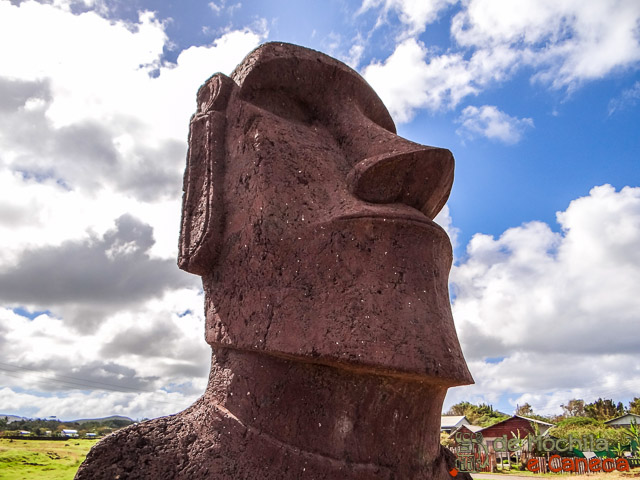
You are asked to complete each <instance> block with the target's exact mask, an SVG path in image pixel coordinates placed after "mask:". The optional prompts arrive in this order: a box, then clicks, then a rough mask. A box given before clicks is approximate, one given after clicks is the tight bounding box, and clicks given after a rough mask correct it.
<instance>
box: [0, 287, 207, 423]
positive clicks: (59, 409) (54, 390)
mask: <svg viewBox="0 0 640 480" xmlns="http://www.w3.org/2000/svg"><path fill="white" fill-rule="evenodd" d="M203 323H204V318H203V309H202V294H201V293H200V292H198V291H196V290H192V289H177V290H171V291H168V292H166V293H165V294H164V295H162V297H161V298H156V299H151V300H147V301H145V302H141V303H139V304H138V305H137V306H136V307H135V308H132V309H128V310H125V311H120V312H111V313H110V314H109V316H108V317H107V318H106V319H104V320H103V321H102V322H101V323H100V324H99V325H97V326H96V327H95V328H94V329H93V330H91V331H86V332H78V331H77V330H76V329H74V328H73V327H72V326H70V325H69V323H68V322H67V321H66V320H65V319H63V318H56V317H53V316H51V315H50V314H47V313H44V314H40V315H38V316H36V317H35V318H33V319H29V318H27V317H24V316H22V315H18V314H17V313H15V312H13V311H12V310H11V309H8V308H0V326H2V327H1V328H0V330H1V333H3V335H2V337H1V338H2V340H3V342H4V343H3V345H2V355H1V356H0V377H1V378H2V384H3V386H4V387H5V388H4V389H3V390H1V391H0V411H4V412H7V411H16V410H23V411H25V412H29V414H30V415H33V416H37V417H43V416H48V415H57V416H58V417H61V418H77V417H81V416H86V417H94V416H95V415H96V412H115V413H118V414H122V415H129V416H132V417H134V418H141V417H150V416H159V415H166V414H168V413H173V412H177V411H179V410H181V409H183V408H185V407H187V406H188V405H190V404H191V403H193V401H194V400H195V399H196V398H197V397H198V396H199V395H200V394H202V392H203V391H204V387H205V385H206V380H207V373H208V369H209V358H210V354H211V351H210V348H209V347H208V345H206V343H205V342H204V340H203V329H204V325H203ZM135 342H137V344H136V343H135ZM31 391H39V392H41V393H38V394H37V395H31V394H29V393H27V392H31ZM43 393H44V394H45V395H43ZM71 400H73V401H71ZM74 402H75V404H74Z"/></svg>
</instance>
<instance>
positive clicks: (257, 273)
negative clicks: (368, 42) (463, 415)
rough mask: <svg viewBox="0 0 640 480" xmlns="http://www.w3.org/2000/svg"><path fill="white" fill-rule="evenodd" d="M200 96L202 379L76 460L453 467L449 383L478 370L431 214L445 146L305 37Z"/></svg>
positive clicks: (109, 469)
mask: <svg viewBox="0 0 640 480" xmlns="http://www.w3.org/2000/svg"><path fill="white" fill-rule="evenodd" d="M197 103H198V109H197V111H196V113H195V114H194V116H193V117H192V119H191V128H190V136H189V153H188V158H187V168H186V171H185V176H184V191H185V193H184V197H183V215H182V226H181V232H180V244H179V258H178V264H179V266H180V268H182V269H184V270H186V271H188V272H191V273H194V274H197V275H200V276H202V280H203V288H204V291H205V317H206V326H205V329H206V331H205V338H206V341H207V342H208V343H209V344H210V345H211V346H212V349H213V360H212V368H211V374H210V378H209V384H208V387H207V390H206V392H205V394H204V396H203V397H202V398H201V399H200V400H198V402H196V403H195V404H194V405H193V406H192V407H190V408H189V409H187V410H185V411H184V412H181V413H179V414H177V415H174V416H171V417H164V418H159V419H156V420H152V421H149V422H145V423H141V424H137V425H133V426H131V427H128V428H126V429H123V430H121V431H119V432H117V433H115V434H113V435H110V436H109V437H107V438H105V439H104V440H102V441H101V442H99V443H98V444H97V445H96V446H95V447H94V448H93V449H92V450H91V452H90V453H89V455H88V457H87V459H86V461H85V462H84V463H83V465H82V466H81V468H80V470H79V471H78V474H77V476H76V478H77V479H79V480H82V479H89V478H90V479H107V478H109V479H112V478H121V479H124V478H148V479H164V478H185V479H187V478H188V479H194V480H198V479H205V478H211V479H254V478H262V479H279V480H280V479H297V478H310V479H398V480H400V479H403V480H404V479H418V478H419V479H425V478H428V479H442V480H444V479H447V480H448V479H450V478H452V476H451V474H450V473H449V472H450V471H451V469H452V468H453V467H454V464H455V459H454V458H453V456H452V454H451V453H450V452H448V450H446V449H443V448H442V447H441V446H440V444H439V431H440V430H439V427H440V412H441V408H442V402H443V400H444V396H445V394H446V391H447V388H448V387H450V386H455V385H464V384H468V383H472V381H473V380H472V378H471V375H470V374H469V371H468V369H467V366H466V363H465V360H464V357H463V355H462V351H461V349H460V345H459V342H458V338H457V335H456V331H455V326H454V323H453V318H452V316H451V307H450V302H449V295H448V287H447V279H448V274H449V269H450V267H451V261H452V255H451V245H450V242H449V239H448V237H447V235H446V233H445V232H444V230H443V229H442V228H441V227H439V226H438V225H437V224H435V223H434V222H433V217H434V216H435V215H436V214H437V213H438V211H439V210H440V209H441V208H442V206H443V205H444V203H445V202H446V200H447V198H448V196H449V192H450V190H451V185H452V182H453V168H454V161H453V156H452V155H451V152H449V151H448V150H446V149H441V148H435V147H428V146H424V145H419V144H416V143H414V142H410V141H408V140H405V139H403V138H401V137H399V136H397V135H396V133H395V126H394V124H393V121H392V120H391V117H390V116H389V113H388V112H387V110H386V108H385V107H384V105H383V104H382V102H381V101H380V99H379V98H378V96H377V95H376V94H375V92H374V91H373V90H372V89H371V88H370V87H369V86H368V85H367V83H366V82H365V81H364V80H363V79H362V78H361V77H360V76H359V75H358V74H357V73H356V72H354V71H353V70H351V69H350V68H349V67H347V66H346V65H344V64H342V63H341V62H338V61H337V60H335V59H332V58H330V57H327V56H326V55H323V54H321V53H319V52H315V51H313V50H309V49H305V48H302V47H298V46H295V45H289V44H281V43H270V44H265V45H263V46H261V47H259V48H258V49H256V50H255V51H254V52H252V53H250V54H249V55H248V56H247V58H245V60H244V61H243V62H242V63H241V64H240V65H239V66H238V67H237V68H236V70H235V71H234V73H233V74H232V75H231V77H227V76H225V75H223V74H216V75H214V76H212V77H211V78H210V79H209V80H208V81H207V82H206V83H205V84H204V85H203V86H202V87H201V88H200V90H199V92H198V96H197ZM457 478H469V477H468V475H467V474H459V475H458V477H457Z"/></svg>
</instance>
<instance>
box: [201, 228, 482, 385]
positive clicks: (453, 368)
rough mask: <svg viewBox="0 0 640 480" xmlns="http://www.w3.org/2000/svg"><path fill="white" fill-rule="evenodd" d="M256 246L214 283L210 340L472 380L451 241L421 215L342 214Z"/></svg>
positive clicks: (454, 381)
mask: <svg viewBox="0 0 640 480" xmlns="http://www.w3.org/2000/svg"><path fill="white" fill-rule="evenodd" d="M274 253H275V255H274ZM255 256H256V254H255V253H254V256H253V257H252V259H249V260H246V261H243V262H241V263H242V264H243V265H245V266H251V268H250V269H249V271H244V272H243V274H242V275H238V272H237V270H236V271H233V270H232V269H229V270H227V272H225V273H224V274H223V275H221V276H220V280H219V281H218V282H217V283H216V285H215V286H213V288H211V289H210V291H211V296H212V297H213V298H212V299H211V300H212V302H211V303H212V304H213V306H212V308H211V309H210V310H211V311H212V312H213V311H214V310H215V314H212V315H209V314H208V317H207V341H208V342H209V343H210V344H211V345H214V346H215V345H225V346H231V347H235V348H242V349H254V350H263V351H266V352H269V353H272V354H277V355H285V356H295V357H303V359H304V360H305V361H316V362H318V363H327V364H336V363H341V364H343V363H347V362H348V363H349V364H350V366H351V367H352V368H363V369H371V370H372V371H384V372H385V373H389V374H398V375H411V376H417V377H432V378H433V379H434V381H437V382H438V383H443V384H447V385H461V384H468V383H471V382H472V380H471V377H470V375H469V372H468V370H467V368H466V364H465V362H464V358H463V357H462V353H461V350H460V346H459V343H458V339H457V336H456V332H455V328H454V324H453V320H452V317H451V307H450V303H449V295H448V287H447V279H448V274H449V269H450V266H451V245H450V242H449V239H448V237H447V235H446V233H445V232H444V231H443V230H442V228H440V227H439V226H437V225H435V224H433V223H432V222H430V221H429V220H427V219H426V217H425V221H424V222H417V221H413V220H410V219H390V218H382V217H375V218H371V217H354V218H339V219H336V220H333V221H330V222H326V223H323V224H319V225H315V226H314V227H312V228H309V229H308V230H307V231H306V232H304V233H303V234H298V235H295V236H294V237H288V238H283V240H281V241H279V242H278V243H275V244H273V245H272V246H271V248H269V249H268V254H265V255H263V257H265V258H267V260H266V261H265V262H264V263H262V264H261V263H260V262H256V261H255ZM232 263H233V262H232ZM214 307H215V308H214Z"/></svg>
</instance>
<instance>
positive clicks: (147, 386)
mask: <svg viewBox="0 0 640 480" xmlns="http://www.w3.org/2000/svg"><path fill="white" fill-rule="evenodd" d="M100 5H102V2H99V1H84V0H83V5H80V4H79V2H75V1H73V0H61V1H59V2H54V3H38V2H35V1H23V2H19V3H18V2H13V3H11V2H8V1H6V0H0V42H2V43H3V44H4V45H10V46H11V47H10V48H3V49H2V50H0V189H1V190H2V192H3V194H2V196H1V197H0V276H3V275H4V277H3V278H4V279H5V281H7V283H6V284H5V286H6V287H7V288H4V289H3V290H2V291H3V302H2V305H0V366H1V364H4V365H5V367H4V368H0V374H2V384H3V386H5V388H4V389H2V390H1V391H0V411H5V412H6V411H16V410H19V409H24V411H29V412H31V414H32V415H34V416H45V415H51V414H53V415H58V416H59V417H67V418H69V417H82V416H95V415H96V412H103V413H105V414H110V413H120V414H123V415H129V416H133V417H142V416H156V415H161V414H167V413H171V412H175V411H178V410H180V409H181V408H184V407H186V406H188V405H189V404H190V403H192V402H193V400H194V399H195V398H196V397H197V396H198V395H199V394H200V393H201V392H202V391H203V389H204V386H205V385H206V377H207V372H208V368H209V361H210V348H209V347H208V345H207V344H206V343H205V342H204V340H203V329H204V325H203V313H202V312H203V299H202V295H201V291H200V289H199V288H198V287H197V286H195V287H191V285H193V283H194V282H195V281H196V280H197V279H195V277H193V278H192V277H191V276H189V275H187V274H184V273H183V272H180V271H179V270H178V268H177V266H176V265H175V259H176V256H177V236H178V231H179V218H180V203H181V192H180V190H181V187H182V172H183V170H184V161H185V153H186V138H187V128H188V122H189V116H190V115H191V114H192V113H193V111H194V110H195V94H196V91H197V88H198V87H199V86H200V84H202V83H203V82H204V81H205V80H206V79H207V78H208V77H209V76H210V75H212V74H213V73H216V72H217V71H222V72H225V73H230V72H231V70H232V69H233V68H234V67H235V66H236V64H237V63H239V62H240V61H241V60H242V58H243V57H244V55H246V54H247V53H248V52H249V51H250V50H252V49H253V48H254V47H256V46H257V45H258V43H259V42H260V41H261V40H262V39H263V38H264V37H265V35H266V29H265V25H266V24H265V23H264V22H260V21H256V23H255V24H254V26H253V27H252V28H244V29H239V30H230V31H227V32H226V33H225V34H224V35H222V36H220V37H219V38H217V39H216V40H214V41H213V42H212V43H211V44H209V45H204V46H199V47H191V48H189V49H186V50H184V51H182V52H181V53H180V54H179V55H178V58H177V61H176V63H175V64H169V63H166V62H164V61H163V60H162V52H163V49H164V48H166V47H168V46H170V41H169V39H168V38H167V35H166V33H165V23H164V22H163V21H161V20H158V19H157V18H156V17H155V15H154V14H153V13H149V12H143V13H141V14H140V18H139V20H138V21H137V22H125V21H122V20H108V19H105V18H103V17H101V16H100V15H99V13H100V12H104V11H105V10H104V9H102V8H98V7H100ZM80 7H82V8H80ZM86 8H90V9H91V11H88V12H85V13H77V12H78V11H81V10H83V9H86ZM73 12H76V13H75V14H74V13H73ZM117 219H120V220H119V223H118V221H117ZM122 222H124V224H123V223H122ZM125 224H127V225H128V226H127V225H125ZM114 225H115V227H114ZM123 227H124V228H123ZM26 254H30V255H31V256H30V257H28V258H27V257H25V255H26ZM134 257H135V262H133V263H129V267H130V268H133V269H134V270H135V272H133V271H130V272H129V273H130V274H131V275H123V276H122V277H121V278H120V280H121V282H120V285H124V284H126V283H127V282H129V281H131V280H133V279H134V278H136V277H137V276H139V275H140V274H141V273H142V272H145V271H147V272H148V271H149V269H150V268H151V269H153V268H157V267H159V266H160V265H163V266H164V267H162V268H166V271H164V272H161V273H158V274H157V276H158V277H161V278H162V279H163V281H165V280H166V281H169V284H167V285H164V286H161V287H160V288H156V287H155V286H153V285H152V284H154V283H155V282H148V281H147V282H143V283H147V284H148V286H149V287H151V290H153V291H148V292H147V293H142V294H141V295H140V298H139V301H134V302H129V304H127V305H125V304H123V303H122V301H121V300H124V299H125V297H126V296H127V295H128V294H129V293H134V292H135V291H136V290H137V288H133V289H132V290H131V291H130V292H128V293H127V295H124V296H120V295H118V298H117V299H115V300H114V299H112V300H114V302H113V304H112V305H111V306H110V307H109V306H106V305H104V304H102V306H101V305H100V301H98V302H94V303H92V302H89V303H90V304H91V305H89V304H88V303H87V302H84V301H83V300H81V299H80V297H83V296H84V295H89V296H92V295H93V296H96V298H102V299H103V300H105V301H106V297H101V295H102V293H103V291H106V290H110V289H112V288H118V283H117V282H112V281H110V280H109V279H108V275H106V276H100V275H98V276H100V278H102V280H104V281H107V282H109V283H108V284H103V285H102V286H99V285H97V284H96V283H95V281H94V280H95V279H96V275H95V273H96V272H95V268H100V269H101V272H102V273H105V271H106V270H110V269H112V268H120V267H118V265H120V266H124V264H125V263H127V262H123V260H124V259H127V258H129V259H130V260H133V259H134ZM64 258H67V261H66V263H65V264H64V265H63V264H62V263H60V262H63V261H64ZM91 258H93V260H90V259H91ZM96 259H99V260H98V262H97V263H96V262H95V261H94V260H96ZM18 262H20V264H21V266H22V267H23V268H22V269H21V270H16V265H17V263H18ZM49 262H53V263H52V264H57V265H58V266H57V267H53V268H51V269H49V270H48V271H47V269H46V268H43V265H45V264H49ZM87 262H88V263H89V264H91V265H92V266H89V265H88V264H87ZM134 263H138V266H135V265H134ZM99 264H100V265H102V267H98V265H99ZM82 265H84V267H82ZM171 265H173V267H171ZM85 267H87V268H85ZM134 267H135V268H134ZM138 267H139V268H138ZM29 269H31V270H30V272H31V273H29V271H28V270H29ZM105 269H106V270H105ZM92 271H93V272H94V274H91V272H92ZM168 271H171V272H173V273H171V274H167V272H168ZM7 272H13V274H15V275H12V276H11V278H13V279H15V281H16V282H17V281H19V282H26V283H25V285H26V284H30V285H34V284H36V283H38V282H43V281H44V282H46V283H47V285H46V287H45V286H44V285H43V289H41V290H40V293H42V295H40V296H39V295H38V292H32V293H35V295H33V296H29V294H28V290H29V289H28V288H25V289H21V291H20V292H19V295H18V294H17V292H14V293H15V295H13V296H12V295H9V292H8V290H9V288H8V287H9V286H11V282H10V281H8V280H7V278H9V277H7ZM122 272H124V270H122ZM174 273H175V275H181V276H186V277H185V278H187V277H189V278H188V281H187V283H186V284H185V283H183V282H182V281H178V282H177V283H176V282H173V281H172V280H171V278H174V279H175V278H176V277H175V275H174ZM57 274H59V275H62V276H63V277H65V276H66V278H65V280H64V281H58V282H56V278H55V277H56V275H57ZM83 275H84V277H83ZM47 278H48V279H49V280H47ZM59 278H61V277H59ZM58 280H59V279H58ZM122 281H124V283H122ZM14 283H15V282H14ZM72 284H74V285H75V288H74V290H75V293H73V292H72V296H73V295H77V296H79V297H78V298H75V299H73V298H71V297H68V294H69V293H70V288H71V285H72ZM196 284H197V282H196ZM185 286H188V287H191V288H183V287H185ZM96 287H98V288H96ZM105 288H106V290H105ZM45 290H46V295H47V296H48V300H47V301H45V299H44V294H45ZM25 295H26V296H25ZM9 297H11V298H9ZM27 297H28V298H27ZM125 303H126V302H125ZM17 307H21V308H24V309H26V310H28V311H34V310H48V312H47V313H44V314H42V315H40V316H38V317H37V318H35V319H33V320H31V319H28V318H26V317H24V316H21V315H18V314H16V313H14V312H13V311H12V309H11V308H17ZM18 311H20V310H18ZM92 317H93V320H94V321H93V322H91V319H92ZM89 326H90V328H89ZM6 365H19V366H22V367H24V368H23V369H22V370H21V369H16V368H13V370H12V367H6ZM7 369H8V370H7ZM70 379H71V383H70V382H69V381H68V380H70ZM61 380H66V381H61ZM78 380H79V381H80V383H82V382H85V383H87V384H88V385H94V386H95V382H103V383H109V384H116V385H118V386H119V387H121V388H122V389H124V390H127V389H128V390H127V391H129V392H131V393H122V392H111V391H105V392H103V391H96V392H93V393H88V392H86V391H76V390H74V389H72V386H73V383H72V382H76V383H77V382H78ZM87 389H91V387H87ZM132 389H133V390H132ZM25 390H26V391H25ZM138 391H139V392H138ZM33 392H39V393H38V394H35V395H34V394H32V393H33ZM140 392H142V393H140Z"/></svg>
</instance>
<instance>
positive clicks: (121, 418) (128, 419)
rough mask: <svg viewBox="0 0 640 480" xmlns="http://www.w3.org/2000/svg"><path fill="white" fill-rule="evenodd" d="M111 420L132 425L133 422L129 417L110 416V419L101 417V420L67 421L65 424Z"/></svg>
mask: <svg viewBox="0 0 640 480" xmlns="http://www.w3.org/2000/svg"><path fill="white" fill-rule="evenodd" d="M113 420H122V421H125V422H129V423H134V421H133V420H132V419H131V418H129V417H123V416H122V415H111V416H110V417H102V418H81V419H79V420H69V421H68V422H66V423H88V422H100V423H102V422H111V421H113Z"/></svg>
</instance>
